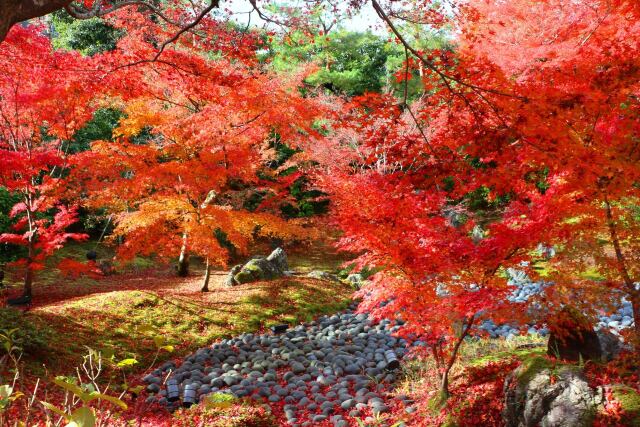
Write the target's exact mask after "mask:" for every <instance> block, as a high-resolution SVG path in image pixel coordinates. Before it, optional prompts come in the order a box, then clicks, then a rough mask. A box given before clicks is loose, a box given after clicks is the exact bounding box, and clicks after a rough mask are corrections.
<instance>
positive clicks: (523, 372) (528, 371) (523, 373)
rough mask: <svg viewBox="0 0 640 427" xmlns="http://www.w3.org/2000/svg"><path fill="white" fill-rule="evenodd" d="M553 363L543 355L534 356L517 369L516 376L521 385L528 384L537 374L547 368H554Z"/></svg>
mask: <svg viewBox="0 0 640 427" xmlns="http://www.w3.org/2000/svg"><path fill="white" fill-rule="evenodd" d="M553 367H554V365H553V363H552V362H551V361H550V360H549V359H547V358H546V357H542V356H534V357H531V358H529V359H526V360H524V361H523V362H522V365H520V366H519V367H518V369H517V370H516V372H515V374H516V378H517V380H518V384H519V385H520V386H524V385H526V384H528V383H529V382H530V381H531V380H532V379H533V378H534V377H535V376H536V375H537V374H539V373H540V372H542V371H544V370H545V369H549V370H551V369H553Z"/></svg>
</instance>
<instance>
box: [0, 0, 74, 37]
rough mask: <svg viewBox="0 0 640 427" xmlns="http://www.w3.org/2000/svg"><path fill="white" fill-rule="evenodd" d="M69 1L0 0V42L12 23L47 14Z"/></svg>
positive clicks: (69, 0)
mask: <svg viewBox="0 0 640 427" xmlns="http://www.w3.org/2000/svg"><path fill="white" fill-rule="evenodd" d="M69 3H71V0H47V1H42V0H0V42H2V41H3V40H4V38H5V37H6V35H7V33H8V32H9V30H10V29H11V27H13V25H14V24H17V23H18V22H22V21H26V20H27V19H31V18H37V17H39V16H44V15H48V14H49V13H51V12H55V11H56V10H59V9H62V8H63V7H65V6H66V5H68V4H69Z"/></svg>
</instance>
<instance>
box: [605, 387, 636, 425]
mask: <svg viewBox="0 0 640 427" xmlns="http://www.w3.org/2000/svg"><path fill="white" fill-rule="evenodd" d="M611 392H612V393H613V396H614V397H615V398H616V400H617V401H619V402H620V405H621V406H622V410H623V411H624V415H623V420H624V422H625V423H626V424H625V425H628V426H630V427H640V393H638V392H637V391H636V390H635V389H633V388H631V387H629V386H626V385H622V384H618V385H614V386H612V387H611Z"/></svg>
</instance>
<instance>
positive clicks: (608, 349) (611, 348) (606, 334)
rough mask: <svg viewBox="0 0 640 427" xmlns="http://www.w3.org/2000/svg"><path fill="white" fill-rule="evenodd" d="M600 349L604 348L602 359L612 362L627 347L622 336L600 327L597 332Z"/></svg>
mask: <svg viewBox="0 0 640 427" xmlns="http://www.w3.org/2000/svg"><path fill="white" fill-rule="evenodd" d="M596 334H597V335H598V341H599V342H600V349H601V350H602V361H603V362H610V361H611V360H613V359H615V358H616V357H617V356H618V354H620V352H621V351H622V350H623V348H624V347H625V344H624V342H622V340H621V339H620V337H619V336H618V335H616V334H614V333H612V332H611V331H609V330H608V329H600V330H598V331H597V332H596Z"/></svg>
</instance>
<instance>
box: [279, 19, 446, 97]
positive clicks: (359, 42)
mask: <svg viewBox="0 0 640 427" xmlns="http://www.w3.org/2000/svg"><path fill="white" fill-rule="evenodd" d="M411 43H412V44H413V45H414V46H418V47H419V48H420V50H423V51H430V50H433V49H446V48H448V42H447V40H446V39H445V38H444V37H443V36H441V35H439V34H430V35H429V36H428V37H426V38H425V37H423V38H421V39H419V40H411ZM267 56H268V57H269V58H270V59H271V66H272V68H273V69H275V70H276V71H278V72H289V71H292V70H294V69H295V68H296V67H298V66H300V65H301V64H305V63H311V62H315V63H316V64H317V65H318V66H319V67H320V69H319V70H318V71H317V72H315V73H314V74H312V75H311V76H309V77H308V78H307V80H306V82H307V83H308V84H310V85H312V86H315V87H323V88H325V89H327V90H329V91H331V92H333V93H337V94H341V95H347V96H357V95H362V94H364V93H366V92H382V91H384V90H390V91H392V92H393V93H394V94H395V95H398V96H403V95H404V90H405V83H404V82H398V81H397V78H396V74H397V73H402V72H403V70H404V67H405V65H404V61H405V52H404V50H403V49H402V48H401V47H400V46H399V45H398V44H396V43H390V42H389V41H388V40H387V38H386V37H381V36H378V35H376V34H373V33H371V32H352V31H347V30H344V29H338V30H336V31H333V32H331V33H330V34H328V35H316V36H315V37H313V40H312V42H311V43H310V40H309V36H308V35H307V34H303V33H301V32H294V33H292V34H289V35H288V36H287V37H286V38H284V39H278V40H276V41H274V42H273V43H272V44H271V46H270V51H269V54H268V55H267ZM407 89H408V90H407V95H408V98H409V100H413V99H416V98H418V97H419V96H420V95H421V94H422V93H423V87H422V83H421V81H420V75H419V72H418V71H415V70H412V71H410V75H409V79H408V81H407Z"/></svg>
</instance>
